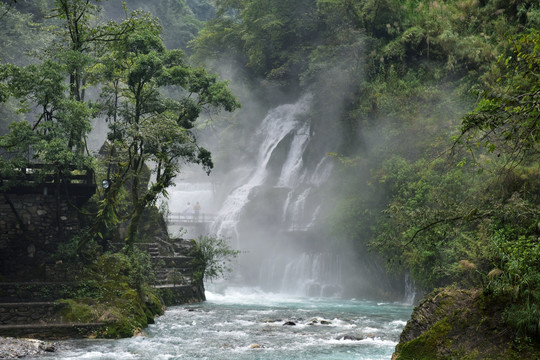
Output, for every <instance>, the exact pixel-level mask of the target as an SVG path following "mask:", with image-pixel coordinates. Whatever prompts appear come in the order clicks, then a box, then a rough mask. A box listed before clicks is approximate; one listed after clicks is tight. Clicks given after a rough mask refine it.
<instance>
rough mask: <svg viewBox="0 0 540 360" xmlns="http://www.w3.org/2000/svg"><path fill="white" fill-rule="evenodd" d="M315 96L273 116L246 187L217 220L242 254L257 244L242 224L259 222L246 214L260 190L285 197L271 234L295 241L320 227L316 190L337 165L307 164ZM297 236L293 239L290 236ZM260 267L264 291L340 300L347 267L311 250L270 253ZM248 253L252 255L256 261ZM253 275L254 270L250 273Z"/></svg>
mask: <svg viewBox="0 0 540 360" xmlns="http://www.w3.org/2000/svg"><path fill="white" fill-rule="evenodd" d="M310 105H311V96H310V95H306V96H304V97H302V98H301V99H300V100H298V102H296V103H295V104H287V105H281V106H278V107H276V108H275V109H273V110H271V111H269V112H268V114H267V116H266V117H265V118H264V120H263V121H262V123H261V125H260V126H259V129H258V130H257V132H256V136H257V139H258V140H259V141H258V142H257V144H258V149H257V151H256V153H257V159H256V162H255V165H254V168H253V171H252V172H251V175H250V176H248V177H247V178H246V180H245V181H244V183H243V184H241V185H240V186H238V187H236V188H235V189H234V190H232V191H231V192H230V194H229V195H228V196H227V198H226V199H225V201H224V203H223V205H222V207H221V209H220V211H219V213H218V216H217V219H216V221H215V222H214V224H213V225H212V227H211V230H212V232H213V233H215V234H216V235H217V236H219V237H225V238H231V239H233V243H234V244H235V246H236V247H237V248H238V249H245V248H246V246H247V245H249V244H246V242H251V243H253V242H256V241H257V239H253V235H252V232H249V234H243V233H241V231H239V223H240V222H242V221H246V219H248V220H249V218H250V217H255V216H257V214H252V213H249V212H248V211H246V208H247V207H248V206H249V204H250V202H252V201H254V198H256V197H257V196H258V195H257V191H258V190H260V188H265V189H276V191H278V192H279V193H281V194H286V196H284V197H283V200H282V201H281V205H279V204H278V205H276V209H274V210H275V211H281V212H282V214H281V216H280V220H281V223H278V224H275V226H274V228H272V229H271V230H270V232H272V234H271V235H272V236H268V235H264V236H263V237H265V238H270V239H272V240H273V241H275V234H277V233H281V234H284V233H287V234H288V235H287V236H288V238H292V239H293V240H291V241H292V242H294V238H295V236H294V234H295V233H299V232H306V231H308V230H309V229H310V227H311V226H313V225H314V224H315V222H316V218H317V215H318V213H319V211H320V208H321V207H320V204H316V203H315V204H313V201H311V196H312V195H313V193H314V192H316V188H317V187H319V186H320V185H322V184H324V183H325V181H326V180H327V179H328V178H329V176H330V174H331V171H332V163H331V162H330V161H329V160H328V158H327V157H326V156H323V158H322V159H321V160H320V161H318V162H317V163H315V166H311V167H310V166H308V165H307V164H305V161H304V155H305V152H306V149H307V147H308V146H309V144H310V140H311V134H310V133H311V123H310V119H309V117H308V116H307V114H308V111H309V109H310ZM283 149H286V154H285V156H283V155H281V157H279V162H278V164H277V165H276V164H273V165H271V162H272V159H273V158H275V157H278V155H276V153H279V152H280V151H283ZM291 234H292V235H291ZM264 246H266V248H265V250H264V251H265V256H264V259H263V261H262V262H261V263H258V264H257V266H258V267H259V269H258V270H259V277H258V279H257V281H258V284H257V285H259V286H261V287H263V288H264V289H265V290H268V291H274V292H280V293H288V294H296V295H307V296H335V295H339V294H340V292H341V273H342V267H341V262H340V261H339V259H338V257H337V256H336V255H334V254H330V253H326V252H323V253H314V252H312V251H313V250H312V249H309V248H300V249H295V250H294V251H290V249H287V250H286V251H285V250H284V248H285V247H286V246H285V245H283V244H281V245H279V246H278V245H276V248H273V249H268V245H267V244H265V245H264ZM253 255H254V254H252V253H251V254H249V255H247V256H253ZM249 271H251V269H250V270H249Z"/></svg>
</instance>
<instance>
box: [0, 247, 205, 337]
mask: <svg viewBox="0 0 540 360" xmlns="http://www.w3.org/2000/svg"><path fill="white" fill-rule="evenodd" d="M112 245H113V246H114V247H116V246H118V247H119V248H121V246H122V244H112ZM137 246H138V247H139V248H141V250H144V251H146V252H148V254H149V255H150V256H151V259H152V264H153V266H154V272H155V274H156V282H155V284H153V286H154V287H155V288H156V289H159V291H160V293H161V295H162V299H163V300H164V302H165V305H167V306H170V305H178V304H183V303H192V302H198V301H201V300H204V288H203V286H202V282H201V281H196V279H195V276H194V273H195V271H196V270H197V267H198V265H197V263H196V259H195V258H194V257H192V256H187V255H181V254H189V253H190V252H191V249H192V247H193V244H192V243H191V242H189V241H186V240H180V239H178V240H175V241H174V242H171V243H169V242H166V241H162V240H160V239H156V242H153V243H141V244H137ZM64 267H65V266H64ZM45 272H46V273H47V275H45V274H44V275H43V278H47V279H54V281H49V282H47V281H41V282H39V281H33V282H3V283H0V336H13V337H29V338H40V339H62V338H74V337H81V338H83V337H88V336H89V335H90V334H92V333H95V332H97V331H98V330H99V329H100V328H101V327H102V326H105V324H104V323H90V324H89V323H72V322H66V321H64V319H63V318H62V315H61V314H62V310H63V308H64V307H65V306H66V305H65V304H63V303H59V302H58V301H57V300H58V299H65V298H69V297H70V296H71V294H74V293H77V291H78V290H79V288H80V286H81V284H79V283H77V282H73V281H70V279H73V271H72V270H71V271H70V269H64V268H62V266H59V267H57V268H55V269H47V270H46V271H45Z"/></svg>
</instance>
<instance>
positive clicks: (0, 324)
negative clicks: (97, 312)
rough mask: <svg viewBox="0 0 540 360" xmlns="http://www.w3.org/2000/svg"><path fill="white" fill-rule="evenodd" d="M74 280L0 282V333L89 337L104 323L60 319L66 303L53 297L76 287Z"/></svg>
mask: <svg viewBox="0 0 540 360" xmlns="http://www.w3.org/2000/svg"><path fill="white" fill-rule="evenodd" d="M77 286H78V285H77V284H76V283H59V282H5V283H0V294H1V296H0V336H13V337H28V338H40V339H62V338H73V337H88V335H90V334H92V333H94V332H96V331H98V330H99V329H100V328H101V327H102V326H104V325H105V324H104V323H80V322H79V323H74V322H65V321H64V320H63V319H62V316H61V314H62V310H63V309H64V308H65V306H66V304H63V303H59V302H56V301H54V300H57V299H60V298H62V297H64V295H66V294H67V293H68V292H69V291H74V290H76V287H77Z"/></svg>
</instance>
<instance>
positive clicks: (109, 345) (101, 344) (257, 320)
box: [41, 288, 412, 360]
mask: <svg viewBox="0 0 540 360" xmlns="http://www.w3.org/2000/svg"><path fill="white" fill-rule="evenodd" d="M206 295H207V298H208V300H207V301H206V302H203V303H200V304H194V305H185V306H174V307H170V308H169V309H168V310H167V311H166V312H165V314H164V315H163V316H161V317H159V318H157V319H156V323H155V324H153V325H150V326H149V327H148V328H147V329H146V330H145V332H146V335H142V336H137V337H133V338H128V339H120V340H69V341H64V342H61V343H59V346H58V351H57V352H55V353H51V354H47V355H45V356H44V357H43V356H42V357H41V358H54V359H96V360H97V359H100V360H107V359H111V360H112V359H115V360H118V359H152V360H155V359H163V360H164V359H167V360H169V359H223V360H232V359H234V360H242V359H259V360H277V359H280V360H285V359H310V360H317V359H321V360H323V359H324V360H346V359H356V360H379V359H380V360H382V359H385V360H389V359H390V358H391V356H392V353H393V351H394V347H395V346H396V344H397V341H398V339H399V335H400V333H401V330H402V329H403V327H404V326H405V323H406V321H407V319H408V318H409V316H410V314H411V311H412V307H411V306H408V305H402V304H397V303H377V302H370V301H363V300H356V299H347V300H343V299H331V298H306V297H289V296H285V295H276V294H271V293H264V292H262V291H259V290H257V289H253V288H228V289H226V290H224V291H222V292H221V293H218V292H212V291H207V294H206ZM287 322H289V323H290V324H291V325H284V324H285V323H287ZM293 323H294V324H296V325H292V324H293Z"/></svg>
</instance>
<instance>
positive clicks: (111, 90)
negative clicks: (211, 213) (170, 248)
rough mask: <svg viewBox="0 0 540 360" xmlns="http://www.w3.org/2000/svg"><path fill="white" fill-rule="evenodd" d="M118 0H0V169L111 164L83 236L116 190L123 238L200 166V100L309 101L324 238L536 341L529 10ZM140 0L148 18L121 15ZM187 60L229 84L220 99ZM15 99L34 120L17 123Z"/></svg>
mask: <svg viewBox="0 0 540 360" xmlns="http://www.w3.org/2000/svg"><path fill="white" fill-rule="evenodd" d="M97 3H99V4H101V5H102V6H103V8H104V9H105V10H104V11H103V12H102V11H100V10H99V6H98V5H97ZM126 3H127V5H126V8H125V9H123V8H122V7H121V6H120V5H118V4H117V2H113V1H109V2H106V1H104V2H102V3H101V2H96V5H94V2H86V1H55V2H52V1H46V0H43V1H22V0H18V1H4V2H3V4H2V7H1V15H0V16H1V24H0V27H1V29H0V33H1V34H2V36H1V37H0V54H2V55H1V56H2V59H1V60H2V65H1V67H0V100H2V101H4V102H3V104H2V107H0V132H1V133H2V134H3V136H2V137H1V138H0V146H1V147H2V148H3V149H8V150H9V152H10V154H11V155H12V157H11V160H10V161H9V162H8V161H4V160H3V161H2V163H1V166H2V168H1V169H0V170H1V171H2V172H3V174H6V173H9V171H10V169H13V168H17V167H18V166H19V165H20V161H25V156H27V154H26V153H25V152H24V150H25V149H27V148H28V146H30V145H31V146H32V147H33V149H34V151H35V154H37V155H36V156H39V158H40V159H43V160H45V161H47V162H49V163H54V164H55V166H56V167H57V169H60V170H61V169H62V168H63V167H65V166H66V165H67V164H74V163H76V164H79V165H80V166H90V167H92V166H93V167H95V170H96V172H97V173H99V174H101V175H100V176H101V178H103V179H104V178H106V176H105V173H107V171H109V172H110V171H114V172H116V174H117V175H115V178H116V179H122V180H121V181H119V182H117V183H114V184H113V188H112V189H111V190H112V191H108V192H106V193H103V194H100V196H101V199H100V203H99V204H100V205H99V206H100V207H99V214H100V216H98V217H97V220H96V221H95V222H94V223H93V224H91V230H92V231H91V232H90V234H93V235H92V236H94V237H97V236H99V235H100V234H102V233H103V232H105V231H111V229H112V228H113V227H114V226H115V225H117V224H118V223H119V220H118V219H116V218H115V211H113V210H114V207H115V206H116V203H117V201H118V200H119V199H120V198H123V199H124V198H126V195H125V194H124V193H123V191H125V190H122V189H125V188H126V187H127V188H128V189H129V191H130V192H131V195H130V196H127V198H128V199H129V200H130V201H131V202H132V203H131V205H129V209H130V211H131V210H133V209H135V211H133V212H132V213H131V224H132V225H131V226H130V230H129V231H128V233H127V235H126V236H127V239H128V243H129V242H131V241H133V240H132V239H133V238H134V237H135V230H136V226H137V221H138V219H139V218H138V216H139V217H140V214H141V213H142V210H143V209H144V208H145V207H147V206H148V205H149V204H153V203H154V202H155V199H156V198H157V196H158V195H159V194H161V193H163V192H164V191H166V188H167V187H168V186H169V185H171V181H172V179H173V178H174V176H175V175H176V174H177V173H178V171H180V168H179V167H178V166H176V161H177V160H178V159H180V158H181V159H182V160H183V161H187V162H193V163H198V164H201V165H203V166H205V167H206V168H207V169H210V168H212V166H213V165H214V164H213V162H212V160H211V159H210V154H209V153H208V151H207V150H205V149H204V148H203V147H201V146H200V145H199V144H197V143H196V141H195V140H196V137H193V136H191V135H190V133H189V132H187V133H186V129H187V130H189V129H191V128H193V127H194V125H195V124H194V120H196V119H197V118H198V117H199V115H200V114H201V112H202V110H203V108H204V107H207V108H209V109H216V108H217V109H225V110H227V111H229V112H233V111H234V110H235V109H237V108H238V107H239V106H240V103H242V105H243V106H244V107H249V103H248V101H249V100H252V99H253V98H255V99H256V100H257V102H258V103H259V104H263V105H262V108H266V109H267V108H270V107H271V106H274V105H275V104H278V103H280V102H283V100H284V99H286V98H287V99H290V98H298V97H299V96H301V94H304V93H306V92H310V93H312V94H313V97H314V99H315V101H314V103H315V104H316V106H314V108H313V109H312V111H311V114H310V116H311V117H312V118H313V119H315V122H314V125H313V126H314V130H313V131H316V132H318V133H321V134H324V137H323V138H324V139H323V140H320V141H324V142H326V143H327V144H332V148H333V150H332V152H331V153H330V154H329V155H330V156H332V158H333V159H334V161H335V163H336V164H338V169H337V170H336V171H334V174H333V176H332V179H331V181H329V183H328V184H327V185H326V187H327V194H329V195H328V196H327V197H326V198H325V212H324V214H325V217H324V221H323V223H321V224H320V225H319V226H320V227H321V229H324V231H325V233H326V234H328V237H329V238H331V239H333V240H332V241H333V242H335V246H337V247H339V246H352V247H353V248H354V249H356V251H357V252H358V253H360V254H363V253H366V252H368V251H369V252H371V253H376V254H378V256H380V258H381V259H383V262H384V263H385V264H386V266H387V269H388V271H389V272H391V273H395V274H402V273H408V274H410V277H411V278H412V279H413V281H414V283H415V285H416V286H417V287H418V288H420V289H422V290H423V291H424V292H425V293H428V292H430V291H432V290H433V289H436V288H439V287H445V286H450V285H452V286H455V287H458V288H481V289H482V290H483V293H484V294H485V295H486V296H490V297H493V298H494V299H499V300H500V301H501V302H503V303H504V304H505V306H504V307H505V310H504V316H503V317H504V320H505V321H506V322H507V323H508V324H509V325H510V327H511V329H513V331H515V332H516V334H518V335H519V336H521V337H523V338H529V339H534V341H536V342H537V341H538V340H539V339H540V262H539V261H538V259H539V257H540V241H539V239H540V143H539V141H540V105H539V104H540V102H539V98H540V79H539V76H540V32H539V30H538V29H540V5H538V4H537V2H535V1H532V0H526V1H517V0H508V1H502V0H493V1H486V0H446V1H442V0H441V1H436V0H433V1H432V0H411V1H397V0H365V1H354V0H250V1H248V0H216V1H202V0H200V1H195V0H176V1H175V0H164V1H156V2H144V1H138V0H137V1H136V0H133V1H127V2H126ZM62 4H74V5H73V6H74V8H73V9H72V10H73V11H76V12H77V11H81V10H82V12H81V13H74V15H75V18H76V19H78V20H79V21H80V23H76V22H73V21H74V20H73V18H72V17H70V13H69V12H65V13H59V12H58V7H59V6H60V5H62ZM139 8H141V9H142V10H144V11H149V12H150V13H152V14H154V15H155V16H156V17H153V16H151V15H150V14H148V13H146V12H144V11H141V10H138V11H136V12H133V13H132V12H131V9H139ZM55 9H56V10H55ZM86 11H88V13H86ZM105 14H107V16H109V17H110V18H113V19H122V21H121V22H118V23H111V22H108V21H107V20H106V19H105ZM115 14H116V15H115ZM79 15H80V16H79ZM77 16H79V17H77ZM75 21H77V20H75ZM74 30H77V31H78V30H82V31H83V32H82V33H78V32H77V31H75V32H74ZM162 30H163V31H162ZM74 34H75V35H76V36H79V37H78V38H77V37H74ZM124 34H130V35H129V36H125V39H124V37H123V36H124ZM131 34H133V35H131ZM69 35H71V36H69ZM117 38H122V39H123V40H122V41H116V39H117ZM113 40H114V41H113ZM180 49H181V50H180ZM203 65H204V66H206V67H207V68H208V69H210V71H213V72H216V73H219V74H223V76H224V77H226V78H230V79H231V83H230V87H231V88H232V92H231V91H230V90H228V87H227V83H225V82H221V81H220V80H218V78H217V77H216V76H214V75H210V73H209V72H207V71H206V70H202V68H201V67H200V66H203ZM149 69H151V71H152V73H151V74H150V73H148V72H147V71H148V70H149ZM66 78H67V79H69V82H68V84H65V83H64V79H66ZM175 86H176V87H179V88H181V89H180V90H174V89H172V88H173V87H175ZM86 89H88V90H86ZM97 89H99V91H101V93H100V95H99V96H96V94H95V93H97V91H98V90H97ZM175 91H176V92H175ZM85 92H88V94H86V95H85ZM189 93H193V94H197V97H190V96H188V95H186V94H189ZM232 93H234V94H235V95H236V96H237V98H238V100H236V98H235V97H234V96H233V95H232ZM178 94H180V95H181V96H180V97H178V96H176V95H178ZM178 99H180V100H178ZM193 99H198V102H197V101H193ZM19 100H20V101H19ZM139 105H140V107H139ZM141 109H143V110H142V111H141ZM30 110H32V115H36V113H37V117H36V118H33V119H32V121H30V122H28V121H25V120H23V119H22V117H23V116H25V114H26V116H28V114H29V113H30ZM42 110H43V111H42ZM235 114H236V113H234V112H233V113H232V114H231V115H227V117H226V119H225V120H221V121H219V120H218V119H217V118H215V119H214V118H211V121H208V122H204V125H205V126H210V125H211V126H212V127H213V131H216V132H218V133H219V139H220V140H219V144H218V145H219V146H218V148H217V150H214V152H213V154H212V155H213V158H214V162H215V165H216V172H217V173H218V174H219V173H220V171H222V172H223V171H226V170H225V169H226V164H228V163H230V162H232V161H235V159H236V160H237V159H241V158H242V156H244V155H243V154H242V152H243V148H244V144H245V142H246V141H247V139H245V138H243V137H242V136H241V134H242V133H243V131H246V129H249V128H252V127H253V124H251V123H250V121H252V120H251V118H250V117H242V116H237V115H235ZM47 117H50V120H49V119H48V118H47ZM99 117H101V118H107V119H108V121H109V128H110V132H109V135H108V136H109V140H110V141H111V144H115V145H114V146H115V147H116V148H114V147H113V148H109V149H106V150H105V151H108V152H109V157H108V159H109V160H107V161H108V162H105V164H104V163H103V162H102V163H98V162H97V161H96V160H95V159H94V158H93V157H92V156H91V155H89V154H88V152H87V151H86V150H85V141H86V140H85V139H86V137H87V134H88V133H89V132H90V130H91V123H92V121H91V120H93V119H96V118H99ZM36 119H37V120H36ZM41 119H46V120H48V121H41ZM134 119H135V120H134ZM139 119H140V120H139ZM146 120H149V121H146ZM40 121H41V122H40ZM209 123H211V124H209ZM38 124H39V125H38ZM139 124H145V125H144V126H147V127H146V128H145V127H142V128H141V127H139ZM141 139H144V142H145V147H144V149H145V152H142V149H143V147H142V146H139V145H140V144H141V143H140V141H141ZM147 143H148V144H150V145H149V146H146V144H147ZM138 144H139V145H138ZM162 146H163V148H162ZM165 147H166V148H165ZM16 148H17V149H19V150H20V152H19V153H17V151H16V150H17V149H16ZM137 149H139V150H141V151H140V152H137V151H133V152H132V150H137ZM17 154H18V155H20V156H21V157H17V156H16V155H17ZM17 161H19V162H17ZM148 161H153V162H155V163H156V164H159V165H158V170H156V171H157V173H156V175H157V177H156V181H155V182H154V183H153V184H151V185H150V187H149V188H148V189H147V190H145V191H140V186H139V184H138V182H137V181H138V180H137V179H139V178H140V176H142V174H143V172H144V171H146V170H145V169H146V168H144V167H143V166H142V164H143V163H144V162H148ZM107 166H108V168H109V170H107ZM4 176H5V175H4ZM330 194H331V195H330ZM85 241H86V240H85Z"/></svg>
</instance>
